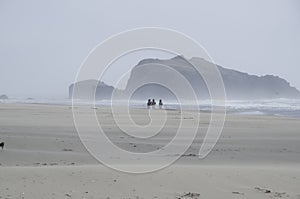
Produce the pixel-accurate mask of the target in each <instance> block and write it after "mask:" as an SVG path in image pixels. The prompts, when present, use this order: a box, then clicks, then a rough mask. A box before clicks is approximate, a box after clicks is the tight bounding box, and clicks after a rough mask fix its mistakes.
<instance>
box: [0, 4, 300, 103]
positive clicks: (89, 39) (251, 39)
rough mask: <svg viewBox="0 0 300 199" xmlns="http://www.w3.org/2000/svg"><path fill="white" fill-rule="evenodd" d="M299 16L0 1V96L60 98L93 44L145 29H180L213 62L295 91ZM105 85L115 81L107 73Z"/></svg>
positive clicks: (280, 8)
mask: <svg viewBox="0 0 300 199" xmlns="http://www.w3.org/2000/svg"><path fill="white" fill-rule="evenodd" d="M299 11H300V3H299V1H297V0H294V1H293V0H287V1H282V0H267V1H258V0H257V1H254V0H248V1H238V0H236V1H233V0H230V1H226V2H225V1H205V2H204V1H171V0H166V1H158V0H154V1H138V0H132V1H60V0H53V1H38V0H28V1H14V0H2V1H0V25H1V31H0V95H1V94H6V95H8V96H9V97H12V98H27V97H34V98H66V97H68V86H69V85H70V84H71V83H72V82H73V81H74V79H75V76H76V73H77V71H78V69H79V66H80V65H81V63H82V62H83V60H84V59H85V57H86V56H87V55H88V53H89V52H90V51H91V50H92V49H93V48H94V47H95V46H96V45H97V44H99V43H100V42H102V41H104V40H105V39H107V38H108V37H110V36H111V35H113V34H117V33H119V32H121V31H125V30H128V29H132V28H137V27H144V26H155V27H163V28H170V29H174V30H177V31H180V32H182V33H184V34H186V35H188V36H190V37H192V38H194V39H195V40H196V41H197V42H199V43H200V44H201V45H202V46H203V47H204V48H205V49H206V50H207V52H208V53H209V55H210V56H211V58H212V59H213V60H214V61H215V62H216V63H217V64H219V65H222V66H224V67H227V68H232V69H235V70H240V71H244V72H248V73H250V74H256V75H265V74H273V75H278V76H280V77H282V78H285V79H286V80H288V81H289V82H290V83H291V84H292V86H296V87H297V88H300V78H299V74H300V69H299V65H300V59H299V52H300V37H299V35H300V22H299V19H300V12H299ZM156 56H158V54H157V53H146V54H145V57H144V58H147V57H156ZM168 56H169V55H168ZM168 56H167V58H169V57H168ZM162 57H163V56H161V57H159V58H162ZM142 58H143V57H142V56H140V55H138V56H136V57H133V58H130V59H124V63H121V64H120V67H125V68H130V67H131V66H132V65H133V64H137V62H138V61H139V60H140V59H142ZM126 60H127V61H126ZM116 72H118V70H117V69H116ZM112 73H113V71H112ZM104 80H105V82H106V83H108V84H114V83H115V82H114V81H115V78H114V76H113V75H111V76H109V75H108V76H106V77H105V79H104ZM123 86H124V85H123Z"/></svg>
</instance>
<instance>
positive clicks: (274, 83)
mask: <svg viewBox="0 0 300 199" xmlns="http://www.w3.org/2000/svg"><path fill="white" fill-rule="evenodd" d="M163 65H164V66H168V67H169V68H170V69H172V70H175V71H177V72H178V73H179V74H181V75H182V76H183V77H184V78H185V79H186V80H187V81H188V82H189V83H190V85H191V86H192V88H193V90H194V91H195V93H196V95H197V97H198V98H199V99H209V98H210V95H209V92H208V89H207V86H206V83H205V81H204V79H203V74H208V76H209V73H210V72H211V71H210V67H211V66H212V63H211V62H208V61H206V60H204V59H202V58H192V59H190V60H186V59H185V58H184V57H182V56H176V57H174V58H172V59H168V60H159V59H144V60H142V61H140V62H139V63H138V64H137V65H136V66H135V67H134V68H133V70H132V71H131V75H130V78H129V80H128V82H127V86H126V89H125V90H122V91H120V90H117V92H116V93H118V94H120V95H119V96H123V95H125V94H128V93H130V92H131V91H132V90H134V88H135V86H136V85H140V86H141V87H139V88H138V89H137V90H135V92H134V93H133V94H132V98H134V99H141V100H145V99H148V98H163V99H167V98H169V99H174V98H175V96H174V94H173V93H172V92H171V91H170V90H169V89H168V88H166V87H164V86H161V85H158V84H155V83H153V84H147V85H143V86H142V85H141V83H142V82H144V81H146V82H147V81H151V79H153V78H156V79H164V78H170V79H171V80H172V78H173V77H172V76H171V75H170V74H169V73H168V69H166V67H162V66H163ZM194 66H197V67H198V68H199V69H200V70H201V75H200V74H199V73H198V72H197V71H196V70H195V68H194ZM217 68H218V70H219V72H220V74H221V77H222V79H223V82H224V86H225V91H226V95H227V98H228V99H250V100H251V99H276V98H300V92H299V91H298V90H297V89H296V88H294V87H291V86H290V84H289V83H288V82H287V81H286V80H284V79H282V78H280V77H278V76H273V75H265V76H257V75H249V74H247V73H243V72H239V71H236V70H231V69H226V68H223V67H221V66H217ZM77 84H78V86H79V88H80V92H79V95H78V96H75V98H83V99H84V98H90V96H89V95H90V94H91V93H95V92H92V91H93V90H95V89H96V99H110V98H111V94H112V92H113V90H114V88H113V87H112V86H108V85H106V84H104V83H103V82H100V83H99V82H98V81H96V80H87V81H83V82H78V83H77ZM174 84H176V79H174ZM73 86H74V84H72V85H71V86H70V87H69V96H70V97H71V96H72V90H73ZM178 86H179V87H180V89H181V90H183V89H185V88H184V87H182V88H181V85H180V84H178Z"/></svg>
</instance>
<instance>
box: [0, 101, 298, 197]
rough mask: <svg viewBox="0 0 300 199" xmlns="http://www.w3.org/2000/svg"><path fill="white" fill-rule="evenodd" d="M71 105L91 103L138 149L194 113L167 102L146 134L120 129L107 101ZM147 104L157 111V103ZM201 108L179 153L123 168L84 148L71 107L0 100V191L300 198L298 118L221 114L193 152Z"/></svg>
mask: <svg viewBox="0 0 300 199" xmlns="http://www.w3.org/2000/svg"><path fill="white" fill-rule="evenodd" d="M75 108H76V109H77V110H79V111H78V112H79V113H81V114H86V110H91V109H93V110H94V111H95V112H96V115H97V116H98V120H99V121H100V124H101V126H102V127H103V129H104V130H105V131H106V133H107V135H108V137H109V138H110V139H111V140H112V141H113V142H114V143H115V144H116V145H117V146H119V147H121V148H123V149H125V150H128V151H133V152H140V153H142V152H148V151H153V150H156V149H159V148H161V147H162V146H163V145H165V144H166V143H167V142H168V140H170V139H171V138H172V136H174V133H175V132H176V130H175V129H176V127H178V124H179V121H180V120H181V119H183V120H187V124H189V123H190V124H194V122H196V120H195V114H198V113H195V112H192V111H191V112H190V113H189V114H190V116H186V117H184V118H180V111H178V110H167V111H166V113H167V115H168V118H169V119H168V120H167V122H166V128H164V129H163V130H162V131H163V133H162V135H161V136H157V137H154V138H153V139H151V140H149V141H148V142H146V141H145V140H141V139H135V138H134V137H132V136H128V135H123V134H122V131H121V130H120V129H119V128H118V126H117V125H116V123H115V122H114V119H113V117H112V114H111V113H110V111H109V109H108V107H104V106H97V107H91V106H76V107H75ZM147 111H149V110H147V109H141V108H132V109H131V111H130V113H131V114H132V118H133V119H134V120H135V121H136V122H137V123H138V124H140V125H145V124H147V121H148V120H147V117H146V116H147ZM153 111H154V112H155V113H156V114H157V115H160V114H159V113H160V112H161V111H162V110H153ZM200 114H201V119H200V122H199V130H198V133H197V136H196V138H195V140H194V141H193V143H192V145H191V146H190V147H189V149H188V150H187V151H186V152H185V153H184V155H183V156H182V157H180V154H172V155H174V156H178V158H179V159H178V160H177V161H176V162H175V163H174V164H172V165H170V166H168V167H166V168H164V169H161V170H159V171H156V172H150V173H147V174H128V173H124V172H119V171H116V170H114V169H111V168H108V167H107V166H105V165H103V164H101V163H99V161H97V160H96V159H95V158H94V157H93V156H92V155H91V154H90V153H89V152H88V151H87V150H86V148H85V147H84V145H83V144H82V142H81V140H80V139H79V136H78V133H77V131H76V128H75V125H74V121H73V115H72V107H70V106H68V105H50V104H22V103H7V104H5V103H3V104H0V123H1V125H0V142H5V147H4V150H1V151H0V164H1V165H0V198H47V199H48V198H90V199H92V198H296V199H297V198H300V191H299V187H300V167H299V166H300V145H299V143H300V132H299V129H300V119H299V118H291V117H283V116H266V115H255V114H254V115H237V114H227V116H226V122H225V125H224V129H223V132H222V134H221V137H220V139H219V140H218V143H217V144H216V146H215V147H214V148H213V150H212V152H211V153H210V154H209V155H208V156H207V157H206V158H205V159H199V157H198V152H199V149H200V147H201V144H202V141H203V138H204V136H205V132H206V130H207V128H208V124H209V119H210V114H209V113H207V112H203V113H200ZM121 119H122V117H121ZM187 131H188V130H187ZM103 150H105V149H103ZM103 153H105V151H104V152H103ZM131 166H132V167H135V166H136V167H143V166H145V167H146V166H147V165H144V164H143V162H140V163H138V164H137V165H131Z"/></svg>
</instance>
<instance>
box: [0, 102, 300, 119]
mask: <svg viewBox="0 0 300 199" xmlns="http://www.w3.org/2000/svg"><path fill="white" fill-rule="evenodd" d="M146 102H147V100H145V101H130V102H129V103H125V102H121V101H120V102H118V103H117V104H129V106H130V107H133V108H147V105H146ZM0 103H26V104H54V105H68V106H71V105H72V100H70V99H9V100H0ZM74 104H75V105H80V104H86V105H89V104H91V102H87V101H84V100H76V101H75V102H74ZM110 105H111V101H109V100H100V101H96V102H95V106H110ZM163 107H164V108H165V109H169V110H179V109H180V108H183V109H189V110H193V109H197V107H196V105H181V106H180V104H178V103H176V102H168V101H166V100H165V101H164V106H163ZM225 107H226V111H227V113H231V114H247V115H277V116H287V117H295V118H300V99H272V100H227V101H226V105H225ZM199 109H200V110H202V111H210V110H211V102H210V100H203V101H199Z"/></svg>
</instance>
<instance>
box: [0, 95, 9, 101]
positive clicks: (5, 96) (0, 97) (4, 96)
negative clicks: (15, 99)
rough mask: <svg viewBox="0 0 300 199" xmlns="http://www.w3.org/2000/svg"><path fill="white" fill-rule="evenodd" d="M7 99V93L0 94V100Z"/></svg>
mask: <svg viewBox="0 0 300 199" xmlns="http://www.w3.org/2000/svg"><path fill="white" fill-rule="evenodd" d="M7 99H8V97H7V95H0V100H7Z"/></svg>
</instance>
